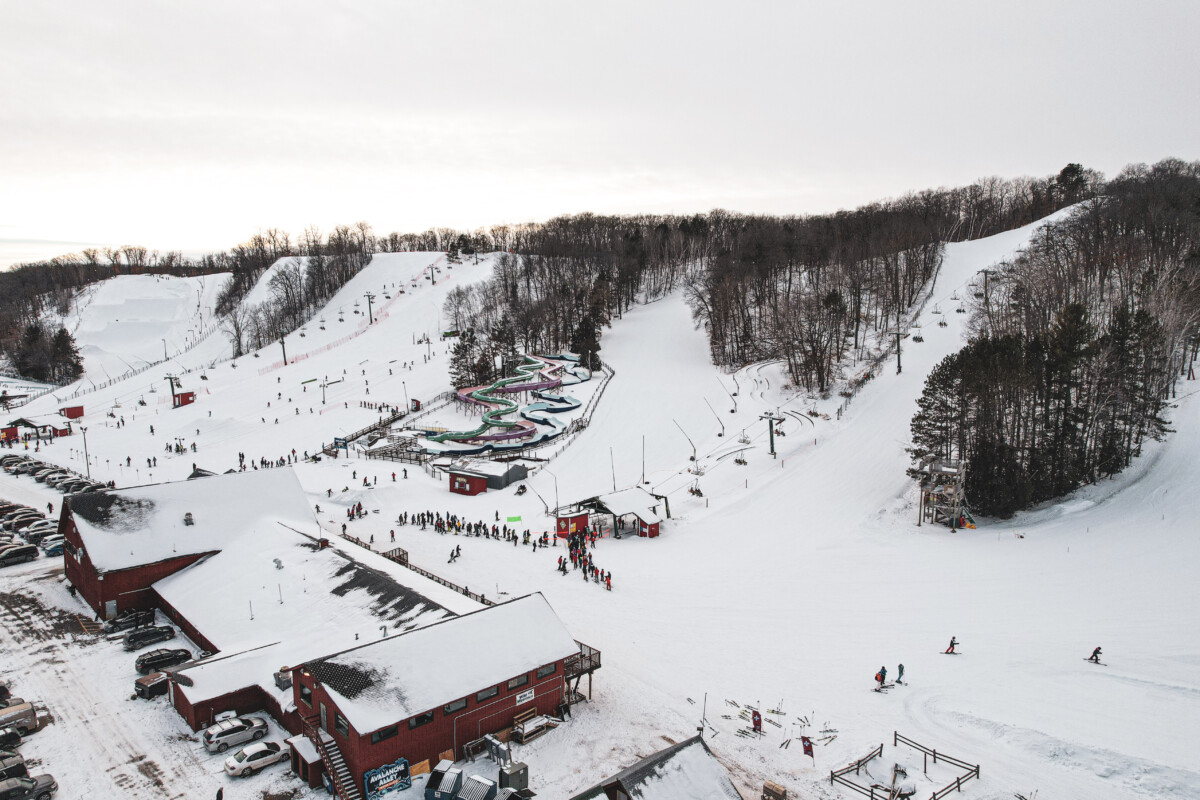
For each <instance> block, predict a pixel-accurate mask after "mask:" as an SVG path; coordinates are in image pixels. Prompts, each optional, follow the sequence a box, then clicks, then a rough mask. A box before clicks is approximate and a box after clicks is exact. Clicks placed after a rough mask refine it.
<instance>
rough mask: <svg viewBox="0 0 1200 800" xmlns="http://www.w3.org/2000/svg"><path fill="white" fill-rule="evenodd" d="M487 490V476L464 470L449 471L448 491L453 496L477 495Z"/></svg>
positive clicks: (454, 469)
mask: <svg viewBox="0 0 1200 800" xmlns="http://www.w3.org/2000/svg"><path fill="white" fill-rule="evenodd" d="M487 490H488V480H487V475H482V474H480V473H478V472H474V471H470V470H465V469H457V468H451V469H450V491H451V492H454V493H455V494H467V495H472V496H474V495H477V494H483V493H484V492H486V491H487Z"/></svg>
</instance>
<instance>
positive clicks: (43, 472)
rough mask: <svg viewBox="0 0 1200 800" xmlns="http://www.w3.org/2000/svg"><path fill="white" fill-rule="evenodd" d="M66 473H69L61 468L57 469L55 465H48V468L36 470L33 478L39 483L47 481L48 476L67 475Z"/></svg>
mask: <svg viewBox="0 0 1200 800" xmlns="http://www.w3.org/2000/svg"><path fill="white" fill-rule="evenodd" d="M66 474H67V473H65V472H63V471H62V470H61V469H57V468H55V467H48V468H46V469H40V470H38V471H37V472H35V473H34V474H33V479H34V480H35V481H37V482H38V483H45V482H46V480H47V479H48V478H52V477H54V476H55V475H66Z"/></svg>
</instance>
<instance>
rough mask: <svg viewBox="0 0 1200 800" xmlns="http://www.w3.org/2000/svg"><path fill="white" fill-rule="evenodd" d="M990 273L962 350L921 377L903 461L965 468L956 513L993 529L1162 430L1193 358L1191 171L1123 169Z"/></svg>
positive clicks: (1195, 254) (1196, 199)
mask: <svg viewBox="0 0 1200 800" xmlns="http://www.w3.org/2000/svg"><path fill="white" fill-rule="evenodd" d="M989 277H990V280H988V281H987V284H986V286H987V290H986V292H984V291H980V292H979V293H978V296H977V297H975V298H973V309H972V323H971V324H972V337H971V339H970V341H969V343H968V344H967V346H966V347H964V348H963V349H962V350H961V351H959V352H958V353H955V354H953V355H950V356H948V357H947V358H946V359H944V360H943V361H942V362H941V363H940V364H939V365H938V366H937V367H936V368H935V369H934V370H933V372H932V373H931V374H930V375H929V377H928V379H927V381H926V384H925V389H924V392H923V394H922V397H921V399H920V401H919V403H918V413H917V414H916V416H914V417H913V421H912V436H913V442H914V447H913V450H912V453H913V455H914V457H916V458H921V457H923V456H927V455H932V456H937V457H942V458H950V459H964V460H965V461H966V463H967V484H966V490H967V500H968V502H969V503H970V505H971V507H972V508H973V509H975V510H976V511H978V512H980V513H983V514H987V515H995V516H1000V517H1007V516H1011V515H1012V513H1014V512H1015V511H1017V510H1019V509H1022V508H1026V507H1028V506H1030V505H1032V504H1036V503H1039V502H1042V501H1045V500H1048V499H1051V498H1054V497H1059V496H1061V495H1063V494H1065V493H1068V492H1070V491H1072V490H1074V489H1076V488H1078V487H1079V486H1081V485H1083V484H1085V483H1092V482H1095V481H1096V480H1098V479H1100V478H1103V477H1106V476H1111V475H1114V474H1116V473H1118V472H1120V471H1121V470H1122V469H1124V468H1125V467H1127V466H1128V465H1129V464H1130V461H1131V460H1132V459H1133V458H1134V457H1135V456H1136V455H1138V454H1139V453H1140V451H1141V448H1142V446H1143V444H1144V443H1145V442H1146V440H1147V439H1159V438H1161V437H1162V436H1163V435H1164V434H1165V433H1166V432H1167V422H1166V421H1165V419H1164V417H1163V411H1164V406H1165V405H1166V404H1167V403H1168V402H1169V400H1170V397H1171V396H1172V393H1173V391H1174V386H1175V383H1176V381H1177V380H1178V379H1179V378H1180V377H1181V376H1191V371H1192V364H1193V362H1194V361H1195V359H1196V356H1197V348H1198V347H1200V335H1198V325H1200V162H1192V163H1186V162H1182V161H1177V160H1168V161H1162V162H1160V163H1158V164H1155V165H1154V166H1152V167H1147V166H1144V165H1138V166H1133V167H1129V168H1127V169H1125V170H1124V171H1123V172H1122V173H1121V174H1120V175H1118V176H1117V177H1116V178H1115V179H1114V180H1112V181H1110V182H1109V183H1108V184H1107V185H1106V186H1105V187H1104V192H1103V194H1102V195H1100V196H1098V197H1096V198H1095V199H1093V200H1091V201H1089V202H1087V203H1084V204H1083V205H1081V206H1080V207H1079V208H1077V209H1075V210H1074V211H1073V212H1072V213H1071V214H1070V216H1069V217H1068V218H1066V219H1063V220H1060V221H1056V222H1053V223H1051V224H1047V225H1045V226H1043V227H1041V228H1040V229H1039V230H1038V232H1037V233H1036V234H1035V235H1034V237H1033V239H1032V241H1031V242H1030V244H1029V246H1028V247H1027V248H1026V249H1025V250H1024V251H1023V252H1022V253H1021V254H1020V255H1019V256H1018V257H1017V258H1015V259H1013V260H1012V261H1010V262H1006V263H1002V264H1000V265H998V266H997V267H996V268H995V271H994V273H992V274H991V275H990V276H989Z"/></svg>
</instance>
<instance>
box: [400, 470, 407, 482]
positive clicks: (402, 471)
mask: <svg viewBox="0 0 1200 800" xmlns="http://www.w3.org/2000/svg"><path fill="white" fill-rule="evenodd" d="M401 473H402V474H403V475H404V480H408V469H407V468H405V469H402V470H401Z"/></svg>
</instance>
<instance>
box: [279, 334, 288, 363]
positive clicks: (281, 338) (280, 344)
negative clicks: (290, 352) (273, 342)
mask: <svg viewBox="0 0 1200 800" xmlns="http://www.w3.org/2000/svg"><path fill="white" fill-rule="evenodd" d="M279 346H280V347H282V348H283V365H284V366H285V367H286V366H287V345H286V344H284V343H283V337H282V336H280V337H279Z"/></svg>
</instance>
